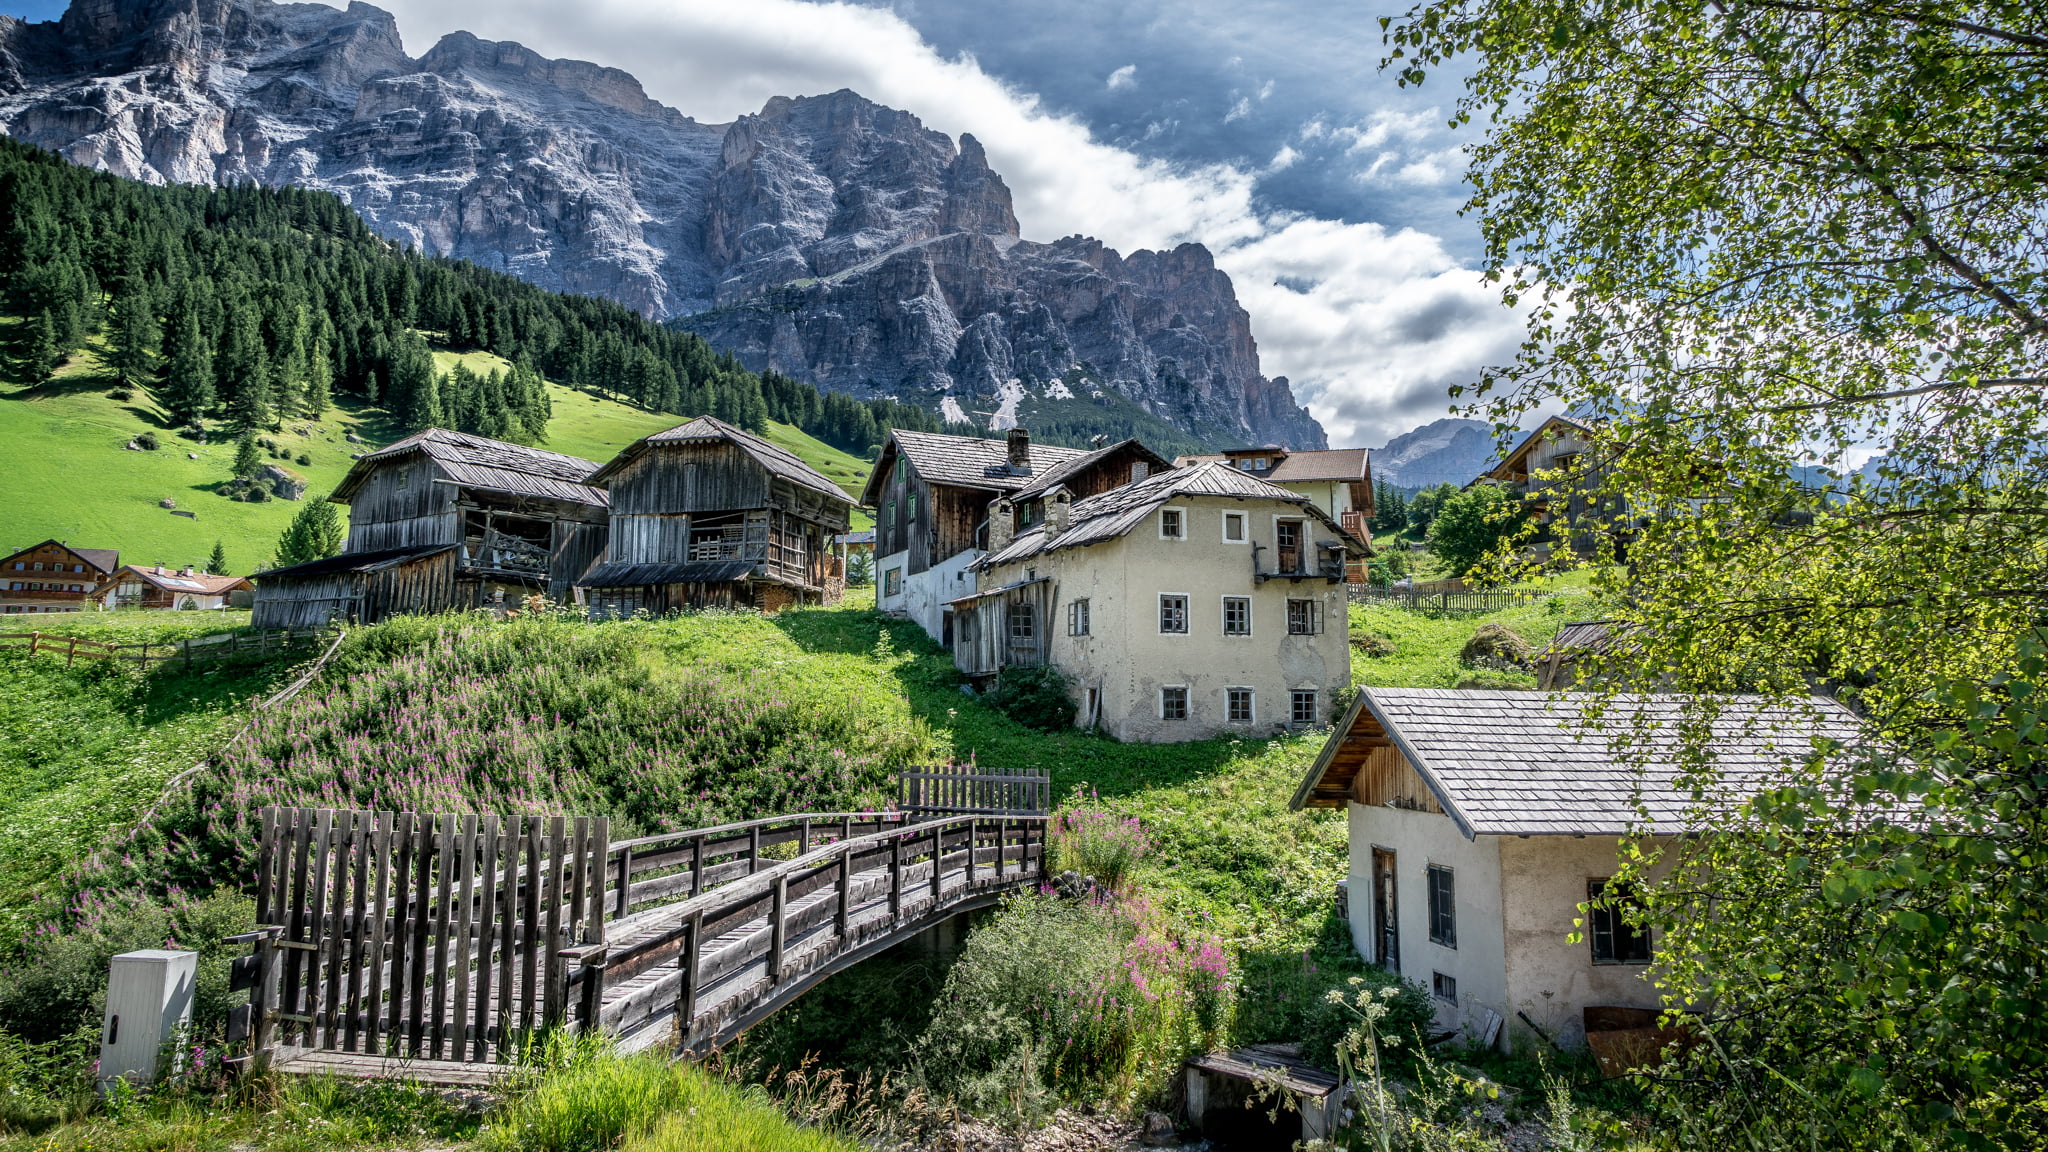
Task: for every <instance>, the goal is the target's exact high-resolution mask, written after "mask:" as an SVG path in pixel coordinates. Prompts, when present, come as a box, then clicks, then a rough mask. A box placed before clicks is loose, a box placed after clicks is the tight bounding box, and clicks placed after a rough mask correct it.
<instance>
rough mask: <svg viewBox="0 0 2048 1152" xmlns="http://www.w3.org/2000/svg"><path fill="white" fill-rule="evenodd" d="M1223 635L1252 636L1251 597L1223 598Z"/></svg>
mask: <svg viewBox="0 0 2048 1152" xmlns="http://www.w3.org/2000/svg"><path fill="white" fill-rule="evenodd" d="M1223 634H1224V635H1225V636H1249V635H1251V634H1252V598H1251V597H1249V596H1225V597H1224V598H1223Z"/></svg>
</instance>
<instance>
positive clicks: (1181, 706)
mask: <svg viewBox="0 0 2048 1152" xmlns="http://www.w3.org/2000/svg"><path fill="white" fill-rule="evenodd" d="M1159 718H1160V719H1161V720H1185V719H1187V718H1188V690H1187V686H1186V685H1184V684H1175V685H1171V686H1169V687H1166V688H1161V689H1160V690H1159Z"/></svg>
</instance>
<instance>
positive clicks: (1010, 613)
mask: <svg viewBox="0 0 2048 1152" xmlns="http://www.w3.org/2000/svg"><path fill="white" fill-rule="evenodd" d="M1052 593H1053V584H1052V580H1051V579H1050V578H1049V577H1045V576H1034V577H1031V578H1030V579H1026V580H1019V581H1016V582H1015V583H1011V584H1004V585H1002V586H1001V587H999V588H988V589H985V590H983V591H980V592H976V593H974V594H972V595H969V596H962V597H960V598H959V599H957V600H951V601H948V602H947V604H946V607H947V608H949V609H951V610H952V614H951V620H952V628H953V636H952V642H953V662H954V663H955V664H956V665H958V666H959V668H960V671H961V672H963V673H965V674H966V675H968V676H969V677H985V676H994V675H995V674H996V673H998V672H1001V671H1002V670H1003V668H1004V666H1006V665H1010V664H1016V665H1019V666H1022V667H1026V668H1035V667H1038V666H1039V665H1042V664H1044V663H1045V662H1046V651H1047V649H1048V647H1049V641H1050V639H1051V637H1050V636H1049V635H1048V633H1047V629H1048V628H1049V627H1050V626H1051V620H1052Z"/></svg>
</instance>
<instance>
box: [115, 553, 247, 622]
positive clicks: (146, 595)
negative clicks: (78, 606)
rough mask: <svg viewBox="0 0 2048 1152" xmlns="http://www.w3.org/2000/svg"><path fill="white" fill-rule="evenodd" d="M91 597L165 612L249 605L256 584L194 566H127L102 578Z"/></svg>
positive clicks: (244, 578) (123, 606)
mask: <svg viewBox="0 0 2048 1152" xmlns="http://www.w3.org/2000/svg"><path fill="white" fill-rule="evenodd" d="M92 597H93V599H94V600H95V601H97V602H98V603H99V604H100V605H101V606H102V607H105V608H154V609H160V610H164V611H186V610H190V609H214V608H247V607H249V606H250V605H251V604H252V603H253V602H254V601H255V598H256V586H255V585H253V584H251V583H249V578H248V577H246V576H215V575H213V574H212V573H210V572H203V571H199V570H197V569H194V568H190V567H186V568H166V567H164V566H163V565H161V564H155V565H150V566H149V567H143V566H141V565H137V564H128V565H124V566H123V567H121V568H120V569H118V570H116V571H114V572H113V573H111V574H109V575H108V576H107V578H106V579H104V580H102V581H100V582H99V583H98V584H97V585H95V586H94V588H93V590H92Z"/></svg>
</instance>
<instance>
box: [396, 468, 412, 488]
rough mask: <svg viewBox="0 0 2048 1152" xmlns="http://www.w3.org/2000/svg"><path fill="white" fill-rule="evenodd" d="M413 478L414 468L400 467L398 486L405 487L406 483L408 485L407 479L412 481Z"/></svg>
mask: <svg viewBox="0 0 2048 1152" xmlns="http://www.w3.org/2000/svg"><path fill="white" fill-rule="evenodd" d="M411 479H412V469H410V468H400V469H399V470H398V486H399V487H400V488H403V487H405V485H406V483H407V481H410V480H411Z"/></svg>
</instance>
